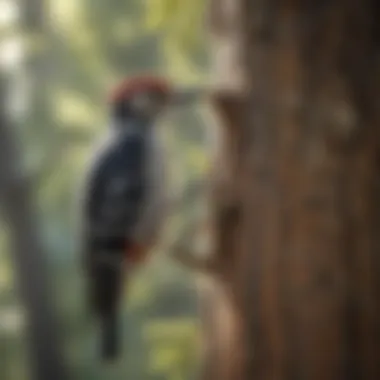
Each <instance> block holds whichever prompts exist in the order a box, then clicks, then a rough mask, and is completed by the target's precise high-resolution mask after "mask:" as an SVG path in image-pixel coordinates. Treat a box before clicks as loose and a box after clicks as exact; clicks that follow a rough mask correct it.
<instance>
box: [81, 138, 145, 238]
mask: <svg viewBox="0 0 380 380" xmlns="http://www.w3.org/2000/svg"><path fill="white" fill-rule="evenodd" d="M144 149H145V144H144V139H143V137H142V136H141V135H140V134H138V133H131V134H129V135H126V136H122V138H120V139H118V140H113V141H111V142H110V143H109V144H108V145H107V146H106V147H105V148H104V149H103V152H101V154H100V155H99V156H98V157H97V158H96V159H95V162H94V163H93V165H92V167H91V170H90V172H89V175H88V178H87V184H86V190H85V197H84V223H85V224H86V227H87V228H86V230H87V231H88V233H89V235H90V236H89V237H90V238H94V237H97V236H102V237H112V236H125V237H127V236H128V233H129V231H131V230H132V229H133V228H134V226H135V224H136V223H137V220H138V216H139V212H140V209H141V207H142V203H143V198H144V192H145V186H144V183H145V172H144V157H145V152H144Z"/></svg>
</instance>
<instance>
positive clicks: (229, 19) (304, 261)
mask: <svg viewBox="0 0 380 380" xmlns="http://www.w3.org/2000/svg"><path fill="white" fill-rule="evenodd" d="M209 16H210V17H209V25H210V30H211V36H212V38H213V41H212V43H213V46H214V57H215V63H214V68H215V70H214V72H215V73H216V77H215V91H214V93H213V96H212V100H213V104H214V107H215V110H216V113H217V115H218V116H219V119H220V133H221V135H222V140H221V142H222V143H221V146H220V152H219V155H218V157H217V161H216V162H215V170H214V174H213V193H212V196H211V203H212V206H213V214H214V227H215V238H216V245H217V246H216V254H217V259H218V270H217V273H216V275H215V278H214V286H215V287H217V288H218V294H216V292H214V293H215V294H210V298H211V301H210V302H212V300H214V304H215V308H214V309H213V311H212V312H211V317H210V316H209V318H211V319H212V320H211V322H210V321H208V323H209V324H210V325H212V326H214V328H215V329H218V328H219V331H218V332H216V333H214V334H213V336H214V337H215V336H218V337H219V342H218V345H219V346H218V349H217V350H213V351H212V354H210V355H211V356H210V357H211V359H210V361H209V362H208V365H207V364H206V366H207V367H208V369H207V370H208V371H209V372H208V374H205V377H204V378H205V379H207V380H209V379H215V380H216V379H218V380H232V379H233V380H253V379H255V380H270V379H273V380H283V379H287V380H294V379H297V380H303V379H304V380H337V379H358V380H359V379H360V380H372V379H373V380H375V379H380V203H379V201H378V199H379V193H380V182H379V174H380V173H379V171H380V165H379V164H380V160H379V158H380V157H379V141H380V140H379V137H380V136H379V131H380V104H379V103H380V90H379V89H380V70H379V52H380V27H379V26H377V25H379V24H378V20H379V19H380V5H379V3H378V2H377V1H375V0H361V1H356V0H355V1H354V0H344V1H343V0H331V1H324V0H306V1H296V0H294V1H281V2H279V1H273V0H266V1H264V0H213V1H211V7H210V14H209ZM376 24H377V25H376ZM216 298H217V299H218V300H216ZM220 300H223V301H222V304H223V308H224V312H223V315H222V314H221V313H219V311H218V310H220V309H218V306H217V305H218V304H220V303H221V302H220ZM219 307H220V306H219ZM226 310H228V313H227V314H226ZM226 315H228V318H226V317H225V316H226ZM221 336H223V337H224V339H220V337H221ZM212 339H215V338H212Z"/></svg>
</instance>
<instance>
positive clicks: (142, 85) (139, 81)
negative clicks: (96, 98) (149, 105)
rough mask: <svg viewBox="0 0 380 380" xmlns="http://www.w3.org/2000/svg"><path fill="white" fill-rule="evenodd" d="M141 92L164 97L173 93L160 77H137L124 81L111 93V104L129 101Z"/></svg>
mask: <svg viewBox="0 0 380 380" xmlns="http://www.w3.org/2000/svg"><path fill="white" fill-rule="evenodd" d="M140 91H152V92H157V93H161V94H162V95H163V96H168V95H169V94H170V93H171V88H170V85H169V83H168V82H167V81H166V80H165V79H163V78H160V77H154V76H136V77H131V78H127V79H124V80H123V81H122V82H121V83H120V84H119V85H118V86H116V88H115V89H114V90H113V91H112V92H111V94H110V97H109V101H110V103H117V102H120V101H123V100H127V99H128V98H129V97H131V96H132V95H134V94H136V93H137V92H140Z"/></svg>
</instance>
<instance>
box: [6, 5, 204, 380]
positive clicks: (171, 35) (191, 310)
mask: <svg viewBox="0 0 380 380" xmlns="http://www.w3.org/2000/svg"><path fill="white" fill-rule="evenodd" d="M203 6H204V1H203V0H195V1H193V2H191V1H182V0H181V1H180V0H145V1H143V0H107V1H104V0H50V1H42V0H28V1H24V2H15V1H12V0H0V14H1V15H2V16H0V39H1V40H0V51H1V53H0V61H1V65H2V66H3V67H5V69H6V70H7V73H8V74H9V78H10V80H11V81H12V89H13V90H14V91H12V94H11V98H10V100H11V102H10V106H11V107H12V115H13V117H14V120H15V125H17V127H18V129H19V131H18V132H19V136H20V139H21V141H22V143H23V144H24V147H25V156H26V164H27V170H28V171H29V173H30V175H32V176H33V178H34V179H35V181H36V182H35V183H36V187H35V191H36V194H37V197H38V204H39V211H40V215H39V217H40V220H39V222H40V223H41V226H42V230H43V234H44V239H45V243H46V245H47V247H48V252H49V257H48V259H49V265H50V267H51V272H50V273H51V279H52V281H53V285H54V290H55V295H56V305H57V307H58V309H59V315H60V318H61V321H60V323H61V326H62V330H63V333H64V334H63V335H64V337H65V348H66V353H67V357H68V359H69V365H70V368H71V370H72V377H71V379H81V380H82V379H83V380H85V379H92V380H96V379H107V380H113V379H115V380H116V379H124V378H128V379H134V380H143V379H157V380H158V379H160V380H163V379H168V380H182V379H190V378H193V377H194V376H195V373H196V369H197V365H198V352H199V350H198V334H199V332H198V327H197V297H196V294H195V290H194V284H193V277H192V275H191V274H189V273H187V272H186V271H185V270H183V269H181V268H180V267H178V266H177V265H176V264H175V263H173V262H172V261H171V259H170V257H169V253H168V252H157V253H156V254H155V255H154V257H153V259H152V260H151V262H150V263H149V264H147V265H146V266H145V267H144V268H142V269H141V271H140V272H139V273H136V275H135V276H134V280H133V282H132V285H131V289H129V295H128V303H127V305H126V308H125V310H124V312H123V318H124V321H125V328H124V331H123V335H124V342H125V352H124V357H123V358H122V360H121V361H120V363H118V364H117V365H115V366H113V367H111V368H105V367H104V366H102V365H101V363H99V361H98V359H97V352H96V336H95V332H96V328H95V326H94V325H93V323H92V322H91V321H90V320H89V319H88V316H87V315H86V313H85V308H84V299H83V292H82V290H83V278H82V273H81V268H80V261H79V257H78V252H77V250H76V246H77V242H76V226H77V224H76V223H77V221H76V218H75V204H76V203H75V202H76V201H77V198H76V197H77V195H78V191H79V186H80V182H81V177H82V175H83V170H84V168H85V165H86V162H87V159H88V153H89V151H90V149H91V147H92V144H93V142H94V140H96V139H97V138H98V137H99V136H100V135H101V134H102V132H103V125H105V124H106V120H107V114H106V107H105V101H104V100H105V96H106V93H107V91H108V89H109V87H110V86H112V85H113V83H115V82H117V81H118V80H119V79H120V78H122V77H124V76H125V75H129V74H133V73H137V72H145V71H153V72H155V73H161V74H164V75H167V76H169V77H171V78H172V79H173V80H174V81H176V82H178V83H181V84H194V83H200V82H201V81H202V80H203V79H204V77H205V75H206V74H207V54H206V48H205V43H204V38H203V31H202V21H201V20H202V17H201V13H202V12H203ZM200 113H201V110H200V109H192V110H183V111H180V112H177V113H176V114H175V115H172V116H171V117H170V118H169V119H168V120H167V121H166V123H165V125H163V126H162V132H163V134H164V137H165V140H166V143H167V150H168V156H169V162H170V169H171V174H172V175H171V184H172V189H173V194H177V195H178V194H181V193H183V192H184V191H185V189H186V188H187V187H188V186H189V185H190V184H191V183H192V182H193V181H196V180H197V179H198V178H201V177H202V176H203V175H204V173H205V171H206V169H207V157H206V155H205V149H204V146H205V143H204V137H205V136H204V135H205V131H204V125H203V121H202V117H201V115H200ZM199 198H201V195H200V194H198V196H196V197H195V199H192V200H187V201H186V202H184V203H183V204H181V205H180V206H179V207H178V209H177V210H176V212H175V215H174V216H173V218H172V220H171V222H170V223H169V226H168V229H169V235H170V236H175V235H178V234H179V233H180V229H181V227H182V226H183V225H185V224H186V223H189V222H191V220H192V218H194V217H196V210H198V209H199V207H201V206H199V205H200V199H199ZM11 259H12V258H11V256H10V253H9V249H8V247H7V231H6V230H5V227H4V226H1V225H0V379H2V380H26V379H28V364H27V363H28V361H27V344H26V338H25V328H24V323H23V320H22V316H23V311H22V305H20V302H19V297H18V293H17V278H16V274H15V273H14V272H13V267H12V260H11Z"/></svg>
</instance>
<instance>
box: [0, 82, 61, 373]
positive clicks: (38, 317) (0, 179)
mask: <svg viewBox="0 0 380 380" xmlns="http://www.w3.org/2000/svg"><path fill="white" fill-rule="evenodd" d="M1 79H2V78H1V77H0V80H1ZM5 93H6V90H5V83H4V80H1V83H0V206H1V214H2V215H1V216H2V217H4V220H5V222H6V225H7V227H8V229H9V236H10V243H11V249H12V258H13V260H14V263H15V271H16V274H17V280H18V285H19V289H20V293H21V300H22V303H23V305H24V307H25V312H26V322H27V328H28V333H27V336H28V340H29V342H28V343H29V348H30V359H31V360H30V361H31V365H32V374H31V378H32V379H33V380H52V379H54V380H64V379H66V375H67V373H66V368H65V365H64V360H63V357H62V352H61V349H62V347H61V342H60V340H59V338H58V335H59V326H58V324H57V321H56V316H55V314H54V312H53V306H52V302H51V294H50V284H49V281H48V278H47V277H48V275H47V268H46V262H45V259H44V253H43V248H42V244H41V241H40V236H39V231H38V228H37V225H36V220H37V216H36V213H35V210H34V207H33V201H32V188H31V183H30V181H29V179H28V178H26V177H25V173H24V171H23V168H22V165H21V162H20V156H19V154H20V152H19V151H18V147H17V146H16V141H15V138H14V136H13V134H12V131H11V130H12V127H11V126H10V120H9V118H8V117H7V112H6V110H5V106H4V104H5Z"/></svg>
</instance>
